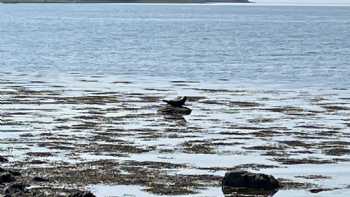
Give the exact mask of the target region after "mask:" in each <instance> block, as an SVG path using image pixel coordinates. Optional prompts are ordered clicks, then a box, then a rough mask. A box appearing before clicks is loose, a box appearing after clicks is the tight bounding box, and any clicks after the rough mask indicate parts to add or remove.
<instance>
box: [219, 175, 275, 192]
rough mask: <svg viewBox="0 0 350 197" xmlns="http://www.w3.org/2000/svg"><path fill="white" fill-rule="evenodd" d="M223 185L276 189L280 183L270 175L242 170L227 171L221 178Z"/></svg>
mask: <svg viewBox="0 0 350 197" xmlns="http://www.w3.org/2000/svg"><path fill="white" fill-rule="evenodd" d="M222 186H223V187H234V188H252V189H262V190H277V189H278V188H279V187H280V183H279V182H278V180H277V179H275V178H274V177H273V176H271V175H266V174H258V173H251V172H247V171H243V170H236V171H232V172H227V173H226V174H225V177H224V178H223V180H222Z"/></svg>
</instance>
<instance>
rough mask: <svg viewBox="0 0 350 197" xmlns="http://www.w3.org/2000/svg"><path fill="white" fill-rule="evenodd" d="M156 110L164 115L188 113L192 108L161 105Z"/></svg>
mask: <svg viewBox="0 0 350 197" xmlns="http://www.w3.org/2000/svg"><path fill="white" fill-rule="evenodd" d="M158 112H159V113H161V114H166V115H190V114H191V112H192V110H191V109H190V108H188V107H173V106H171V105H166V106H163V107H161V108H160V109H159V110H158Z"/></svg>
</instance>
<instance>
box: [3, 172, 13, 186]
mask: <svg viewBox="0 0 350 197" xmlns="http://www.w3.org/2000/svg"><path fill="white" fill-rule="evenodd" d="M14 181H16V178H15V177H14V176H13V175H12V174H11V173H8V172H7V173H4V174H1V175H0V184H3V183H10V182H14Z"/></svg>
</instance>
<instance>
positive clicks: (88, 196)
mask: <svg viewBox="0 0 350 197" xmlns="http://www.w3.org/2000/svg"><path fill="white" fill-rule="evenodd" d="M69 197H96V196H95V195H94V194H93V193H91V192H89V191H78V192H75V193H73V194H71V195H69Z"/></svg>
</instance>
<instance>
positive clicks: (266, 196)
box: [222, 187, 278, 197]
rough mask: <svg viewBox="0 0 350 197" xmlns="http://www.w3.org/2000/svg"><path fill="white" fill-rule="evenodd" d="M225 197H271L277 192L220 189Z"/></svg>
mask: <svg viewBox="0 0 350 197" xmlns="http://www.w3.org/2000/svg"><path fill="white" fill-rule="evenodd" d="M222 192H223V193H224V195H225V197H257V196H259V197H272V196H274V194H276V193H277V192H278V190H259V189H248V188H231V187H222Z"/></svg>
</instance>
